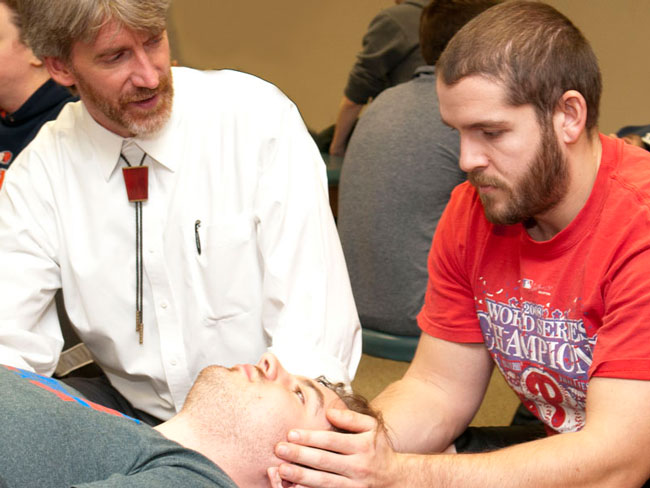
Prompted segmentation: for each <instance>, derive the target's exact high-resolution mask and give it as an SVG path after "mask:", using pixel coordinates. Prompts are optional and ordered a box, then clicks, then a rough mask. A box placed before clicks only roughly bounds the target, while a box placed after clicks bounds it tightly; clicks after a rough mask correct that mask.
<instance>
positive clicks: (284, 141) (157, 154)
mask: <svg viewBox="0 0 650 488" xmlns="http://www.w3.org/2000/svg"><path fill="white" fill-rule="evenodd" d="M173 77H174V89H175V96H174V105H173V110H172V115H171V118H170V120H169V122H168V123H167V124H166V125H165V127H164V128H163V129H162V130H161V131H160V132H159V133H158V134H156V135H155V137H151V138H137V139H134V140H135V142H136V143H137V144H138V145H139V146H140V147H141V148H142V149H144V150H145V151H146V152H147V154H148V155H149V156H150V157H148V158H147V162H146V163H145V164H148V165H149V199H148V200H147V201H146V202H144V204H143V246H144V257H143V264H144V299H143V314H144V343H143V344H142V345H140V344H139V343H138V334H137V332H136V330H135V280H136V275H135V272H136V266H135V212H134V204H133V203H129V202H128V200H127V196H126V190H125V186H124V181H123V176H122V171H121V169H120V168H121V164H120V163H119V162H118V160H119V154H120V149H121V147H122V142H123V139H122V138H121V137H119V136H117V135H116V134H114V133H111V132H109V131H107V130H106V129H104V128H103V127H101V126H100V125H98V124H97V123H96V122H95V121H94V120H93V119H92V117H91V116H90V115H89V113H88V112H87V111H86V109H85V108H84V106H83V104H82V103H81V102H77V103H73V104H68V105H67V106H66V107H65V108H64V109H63V111H62V112H61V114H60V116H59V118H58V119H57V120H56V121H54V122H50V123H48V124H47V125H45V126H44V127H43V129H42V130H41V132H40V133H39V135H38V136H37V137H36V139H35V140H34V141H33V142H32V144H31V145H30V146H29V147H28V148H27V149H25V150H24V151H23V152H22V153H21V155H20V156H19V157H18V158H17V160H16V161H15V163H14V164H13V165H12V167H11V169H10V171H8V172H7V175H6V178H5V182H4V187H3V189H2V191H0V297H2V301H1V302H0V363H5V364H10V365H14V366H17V367H21V368H27V369H32V370H35V371H36V372H39V373H42V374H52V372H53V371H54V368H55V366H56V363H57V360H58V357H59V354H60V351H61V348H62V344H63V339H62V336H61V331H60V327H59V323H58V320H57V317H56V312H55V308H54V300H53V297H54V293H55V291H56V290H57V289H58V288H63V294H64V298H65V303H66V309H67V312H68V315H69V317H70V319H71V321H72V322H73V323H74V325H75V328H76V330H77V332H78V334H79V336H80V337H81V339H82V340H83V341H84V343H85V344H86V345H87V346H88V348H89V349H90V350H91V352H92V353H93V355H94V357H95V359H96V361H97V362H98V364H99V365H100V366H101V367H102V369H103V370H104V371H105V372H106V374H107V375H108V377H109V378H110V380H111V382H112V383H113V385H114V386H115V387H116V388H117V389H118V390H119V391H120V392H121V393H122V394H123V395H124V396H125V397H126V398H127V399H128V400H129V401H130V402H131V403H132V404H133V405H134V406H135V407H136V408H138V409H141V410H143V411H145V412H148V413H150V414H152V415H154V416H156V417H159V418H161V419H167V418H169V417H170V416H171V415H173V414H174V412H176V411H178V410H179V409H180V407H181V406H182V404H183V402H184V400H185V396H186V394H187V392H188V391H189V388H190V386H191V384H192V382H193V380H194V379H195V377H196V375H197V374H198V372H199V371H200V370H201V369H202V368H203V367H205V366H206V365H208V364H214V363H217V364H222V365H225V366H231V365H234V364H237V363H247V362H253V363H254V362H256V361H257V360H258V358H259V356H260V355H261V354H262V353H264V352H265V351H267V350H270V351H271V352H274V353H275V354H276V355H277V356H278V357H279V358H280V360H281V361H282V363H283V364H284V365H285V367H286V368H287V369H288V370H289V371H291V372H293V373H297V374H303V375H306V376H312V377H313V376H317V375H319V374H324V375H326V376H327V377H328V378H329V379H331V380H332V381H345V382H349V381H350V379H351V378H353V377H354V373H355V371H356V368H357V365H358V362H359V359H360V356H361V333H360V326H359V321H358V317H357V313H356V309H355V306H354V302H353V298H352V292H351V289H350V284H349V279H348V275H347V271H346V268H345V262H344V259H343V254H342V251H341V246H340V243H339V240H338V235H337V233H336V228H335V225H334V221H333V218H332V215H331V212H330V208H329V205H328V197H327V181H326V180H327V178H326V172H325V165H324V164H323V161H322V159H321V157H320V154H319V152H318V150H317V148H316V146H315V144H314V143H313V141H312V140H311V138H310V136H309V134H308V132H307V130H306V128H305V126H304V123H303V122H302V119H301V118H300V114H299V113H298V110H297V109H296V107H295V105H294V104H293V103H292V102H291V101H290V100H288V99H287V98H286V97H285V96H284V95H283V94H282V93H281V92H280V91H279V90H278V89H277V88H275V87H274V86H272V85H270V84H268V83H266V82H264V81H262V80H260V79H258V78H255V77H253V76H250V75H246V74H243V73H237V72H233V71H213V72H202V71H195V70H191V69H187V68H174V69H173ZM199 220H200V226H199V227H198V238H199V240H200V247H201V253H200V254H199V252H198V246H197V238H196V233H195V228H196V225H195V224H196V222H197V221H199Z"/></svg>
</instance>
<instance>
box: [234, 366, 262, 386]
mask: <svg viewBox="0 0 650 488" xmlns="http://www.w3.org/2000/svg"><path fill="white" fill-rule="evenodd" d="M233 369H234V370H237V371H241V372H242V373H243V374H244V375H245V376H246V378H247V379H248V381H251V382H252V381H254V380H255V379H257V376H258V375H257V370H256V369H255V366H253V365H252V364H238V365H237V366H235V367H234V368H233Z"/></svg>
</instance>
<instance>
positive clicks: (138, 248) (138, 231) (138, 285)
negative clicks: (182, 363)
mask: <svg viewBox="0 0 650 488" xmlns="http://www.w3.org/2000/svg"><path fill="white" fill-rule="evenodd" d="M146 157H147V153H144V154H143V155H142V159H141V160H140V164H139V166H142V164H143V163H144V160H145V158H146ZM120 158H122V159H123V160H124V162H125V163H126V165H127V166H128V167H129V168H131V167H132V166H131V163H129V161H128V160H127V159H126V157H125V156H124V154H122V153H120ZM134 203H135V270H136V271H135V331H136V332H137V333H138V335H139V340H140V344H142V343H143V339H144V325H143V322H142V279H143V266H142V201H136V202H134Z"/></svg>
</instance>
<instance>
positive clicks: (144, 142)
mask: <svg viewBox="0 0 650 488" xmlns="http://www.w3.org/2000/svg"><path fill="white" fill-rule="evenodd" d="M81 105H82V110H81V126H82V127H83V128H84V130H85V132H86V135H87V136H88V143H89V144H91V145H92V149H93V152H94V153H95V154H97V156H98V157H97V161H98V164H99V166H100V169H101V172H102V175H103V176H104V179H105V180H106V181H108V180H109V179H110V177H111V175H112V174H113V172H114V171H115V170H116V168H117V167H118V166H119V165H120V164H121V163H120V161H119V159H120V150H121V149H122V141H124V138H123V137H121V136H119V135H117V134H115V133H113V132H111V131H109V130H107V129H105V128H104V127H102V126H101V125H99V124H98V123H97V121H95V119H93V117H92V116H91V115H90V113H89V112H88V110H87V109H86V107H85V105H84V104H83V102H82V103H81ZM177 119H178V117H177V114H176V111H175V110H174V109H173V107H172V114H171V117H170V118H169V120H168V121H167V123H166V124H165V125H164V126H163V128H162V129H160V131H158V132H157V133H156V134H155V135H153V136H150V137H135V138H133V140H134V141H135V142H136V143H137V144H138V146H140V147H141V148H142V149H143V150H144V151H145V152H146V153H147V154H148V155H149V156H150V157H151V158H153V159H154V160H155V161H156V162H157V163H160V164H161V165H163V166H164V167H166V168H167V169H169V170H170V171H172V172H175V171H176V169H177V168H178V165H179V162H180V160H181V157H180V155H181V153H182V148H181V144H180V143H175V141H174V137H173V135H174V134H175V133H176V134H177V133H178V131H176V130H174V129H175V127H177V126H178V120H177Z"/></svg>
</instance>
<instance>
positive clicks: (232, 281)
mask: <svg viewBox="0 0 650 488" xmlns="http://www.w3.org/2000/svg"><path fill="white" fill-rule="evenodd" d="M255 235H256V234H255V224H254V221H253V219H252V218H246V217H231V218H222V219H219V220H218V221H213V222H210V223H203V222H202V223H201V224H200V225H198V226H197V228H196V235H195V238H196V246H197V250H196V260H195V262H194V265H195V266H194V267H195V270H194V271H195V272H194V273H193V275H194V279H193V282H194V283H195V284H196V285H198V286H197V288H196V289H194V290H193V292H194V293H195V294H196V295H197V296H200V297H202V299H201V302H203V303H202V305H203V307H205V309H204V311H203V320H204V322H206V323H207V324H210V323H213V322H215V321H224V320H226V319H231V318H233V317H236V316H238V315H241V314H246V313H248V312H249V311H250V310H251V308H253V307H257V306H258V305H259V302H260V298H259V297H260V295H261V286H262V273H261V267H260V261H259V256H258V252H257V244H256V239H255ZM199 249H200V253H199V252H198V250H199Z"/></svg>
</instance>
